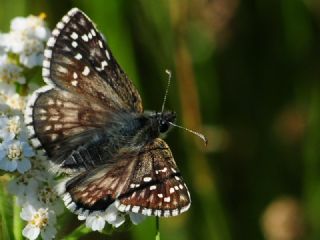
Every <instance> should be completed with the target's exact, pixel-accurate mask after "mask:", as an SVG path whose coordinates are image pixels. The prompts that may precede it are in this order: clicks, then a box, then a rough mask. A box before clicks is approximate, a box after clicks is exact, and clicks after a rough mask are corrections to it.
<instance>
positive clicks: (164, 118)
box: [156, 111, 176, 133]
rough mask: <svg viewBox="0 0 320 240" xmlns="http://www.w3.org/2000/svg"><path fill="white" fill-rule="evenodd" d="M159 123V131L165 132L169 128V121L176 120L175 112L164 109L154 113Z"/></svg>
mask: <svg viewBox="0 0 320 240" xmlns="http://www.w3.org/2000/svg"><path fill="white" fill-rule="evenodd" d="M156 118H157V120H158V123H159V132H160V133H166V132H167V131H168V130H169V127H170V125H171V123H174V122H175V120H176V113H175V112H173V111H164V112H161V113H157V114H156Z"/></svg>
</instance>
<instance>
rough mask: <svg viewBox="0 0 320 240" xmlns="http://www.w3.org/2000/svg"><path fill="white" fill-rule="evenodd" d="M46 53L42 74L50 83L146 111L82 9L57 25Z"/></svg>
mask: <svg viewBox="0 0 320 240" xmlns="http://www.w3.org/2000/svg"><path fill="white" fill-rule="evenodd" d="M44 56H45V59H44V61H43V71H42V75H43V78H44V80H45V81H46V82H47V83H48V84H49V85H50V84H53V85H56V86H57V87H59V88H61V89H66V90H67V91H69V92H73V93H77V94H78V95H83V96H84V97H86V98H91V99H93V100H94V101H101V102H102V103H103V104H104V103H106V104H110V103H112V104H113V105H116V106H117V107H118V108H119V109H125V110H128V111H134V112H142V104H141V99H140V95H139V93H138V91H137V90H136V89H135V87H134V86H133V84H132V82H131V81H130V80H129V79H128V77H127V75H126V74H125V73H124V72H123V71H122V69H121V68H120V66H119V65H118V63H117V62H116V60H115V59H114V57H113V55H112V53H111V51H110V49H109V47H108V46H107V44H106V42H105V40H104V38H103V37H102V35H101V34H100V33H99V31H97V29H96V27H95V26H94V24H93V23H92V21H91V20H90V19H89V18H88V17H87V16H86V15H85V14H84V13H83V12H82V11H80V10H79V9H76V8H74V9H72V10H70V11H69V12H68V13H67V14H66V15H65V16H64V17H63V18H62V21H60V22H59V23H58V24H57V26H56V28H55V29H54V30H53V32H52V36H51V38H50V39H49V40H48V43H47V48H46V50H45V51H44Z"/></svg>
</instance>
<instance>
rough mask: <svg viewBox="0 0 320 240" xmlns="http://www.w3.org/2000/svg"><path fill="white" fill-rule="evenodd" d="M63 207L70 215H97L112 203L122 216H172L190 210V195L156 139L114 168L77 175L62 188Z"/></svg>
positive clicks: (167, 151) (164, 146) (122, 157)
mask: <svg viewBox="0 0 320 240" xmlns="http://www.w3.org/2000/svg"><path fill="white" fill-rule="evenodd" d="M64 200H65V204H66V205H67V207H68V208H69V209H70V210H72V211H74V212H82V211H84V210H87V209H89V210H91V211H99V210H104V209H106V208H107V207H108V206H109V205H110V204H111V203H113V202H115V205H116V207H117V208H118V209H119V210H120V211H122V212H135V213H141V214H143V215H147V216H163V217H170V216H176V215H178V214H180V213H182V212H184V211H186V210H187V209H188V208H189V207H190V201H191V200H190V194H189V191H188V189H187V186H186V184H185V183H184V181H183V179H182V177H181V176H180V172H179V170H178V168H177V166H176V163H175V161H174V159H173V156H172V154H171V151H170V149H169V147H168V145H167V144H166V143H165V142H164V141H163V140H161V139H160V138H157V139H155V140H154V141H153V142H152V143H150V144H148V145H146V146H145V147H144V148H143V149H142V150H141V151H140V152H139V153H138V154H134V153H126V154H122V155H120V156H118V159H117V164H114V165H105V166H104V167H99V168H97V169H93V170H91V171H89V172H85V173H83V174H80V175H79V176H78V177H76V178H74V179H72V180H70V181H69V182H68V183H67V184H66V193H65V195H64Z"/></svg>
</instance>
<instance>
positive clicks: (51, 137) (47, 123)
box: [25, 86, 116, 161]
mask: <svg viewBox="0 0 320 240" xmlns="http://www.w3.org/2000/svg"><path fill="white" fill-rule="evenodd" d="M112 104H113V103H112V102H110V104H109V106H108V108H105V107H103V106H101V105H100V104H97V103H95V102H92V101H89V100H87V99H85V98H81V96H77V95H74V94H73V93H69V92H67V91H63V90H57V89H54V88H52V87H50V86H45V87H42V88H40V89H39V90H37V91H36V92H34V93H33V95H32V97H31V98H30V100H29V102H28V107H27V110H26V114H25V121H26V124H27V127H28V129H29V130H30V133H31V137H30V138H31V141H32V143H33V145H34V147H37V148H44V149H45V150H46V152H47V154H48V156H49V157H50V158H51V159H52V160H53V161H54V160H55V159H57V158H58V157H62V158H65V157H66V156H67V155H68V154H70V149H71V150H72V149H73V148H76V147H77V146H78V145H79V144H80V143H84V142H86V141H88V138H92V137H93V135H92V131H95V130H96V129H99V128H101V127H103V126H105V125H106V123H107V122H108V121H109V120H110V119H111V118H112V117H111V115H112V114H111V112H112V111H114V108H115V107H116V106H114V105H112ZM77 136H81V137H77Z"/></svg>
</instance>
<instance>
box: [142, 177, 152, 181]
mask: <svg viewBox="0 0 320 240" xmlns="http://www.w3.org/2000/svg"><path fill="white" fill-rule="evenodd" d="M151 180H152V178H151V177H144V178H143V181H144V182H150V181H151Z"/></svg>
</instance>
